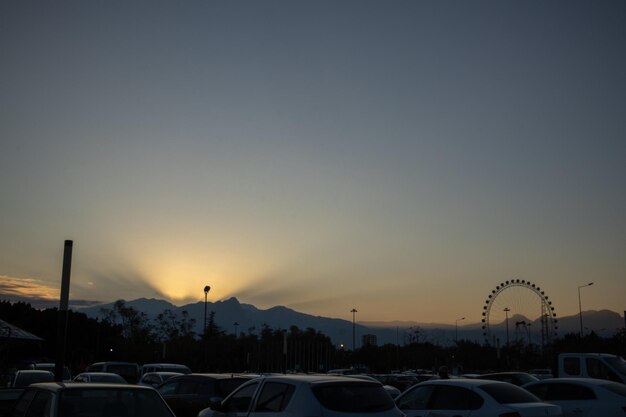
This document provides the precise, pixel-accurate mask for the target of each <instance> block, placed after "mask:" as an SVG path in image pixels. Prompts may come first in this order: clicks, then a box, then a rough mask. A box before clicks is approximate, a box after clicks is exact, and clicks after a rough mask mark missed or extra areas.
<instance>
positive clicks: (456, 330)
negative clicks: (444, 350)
mask: <svg viewBox="0 0 626 417" xmlns="http://www.w3.org/2000/svg"><path fill="white" fill-rule="evenodd" d="M461 320H465V317H461V318H460V319H456V320H454V343H459V322H460V321H461Z"/></svg>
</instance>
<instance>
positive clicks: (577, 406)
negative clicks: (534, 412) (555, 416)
mask: <svg viewBox="0 0 626 417" xmlns="http://www.w3.org/2000/svg"><path fill="white" fill-rule="evenodd" d="M524 388H525V389H526V390H528V391H530V392H532V393H533V394H535V395H536V396H537V397H539V398H541V399H542V400H543V401H545V402H549V403H552V404H558V405H559V406H561V408H562V409H563V416H564V417H573V416H576V417H595V416H601V417H614V416H619V417H623V416H625V415H626V385H624V384H621V383H619V382H613V381H607V380H604V379H593V378H554V379H544V380H541V381H537V382H531V383H530V384H528V385H524Z"/></svg>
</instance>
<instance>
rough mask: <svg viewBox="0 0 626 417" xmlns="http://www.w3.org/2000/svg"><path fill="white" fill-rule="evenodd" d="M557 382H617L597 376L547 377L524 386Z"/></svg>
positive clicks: (603, 383) (585, 383)
mask: <svg viewBox="0 0 626 417" xmlns="http://www.w3.org/2000/svg"><path fill="white" fill-rule="evenodd" d="M559 382H567V383H570V384H580V385H606V384H611V383H614V384H618V382H614V381H609V380H608V379H597V378H573V377H572V378H548V379H540V380H539V381H534V382H529V383H528V384H525V385H524V386H525V387H526V386H531V385H537V384H558V383H559Z"/></svg>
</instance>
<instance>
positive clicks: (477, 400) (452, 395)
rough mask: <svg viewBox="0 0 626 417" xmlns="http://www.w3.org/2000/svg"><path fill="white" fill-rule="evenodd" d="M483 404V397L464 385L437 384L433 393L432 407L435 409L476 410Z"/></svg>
mask: <svg viewBox="0 0 626 417" xmlns="http://www.w3.org/2000/svg"><path fill="white" fill-rule="evenodd" d="M482 404H483V399H482V398H481V397H480V396H479V395H478V394H476V393H475V392H472V391H471V390H469V389H467V388H463V387H455V386H445V385H442V386H437V387H435V391H434V393H433V395H432V400H431V403H430V407H429V408H430V409H433V410H476V409H478V408H480V407H481V406H482Z"/></svg>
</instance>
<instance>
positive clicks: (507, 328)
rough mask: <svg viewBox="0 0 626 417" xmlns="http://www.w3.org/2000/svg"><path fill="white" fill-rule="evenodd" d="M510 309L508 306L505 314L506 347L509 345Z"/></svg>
mask: <svg viewBox="0 0 626 417" xmlns="http://www.w3.org/2000/svg"><path fill="white" fill-rule="evenodd" d="M509 311H511V309H510V308H508V307H506V308H505V309H504V314H506V347H509Z"/></svg>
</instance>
